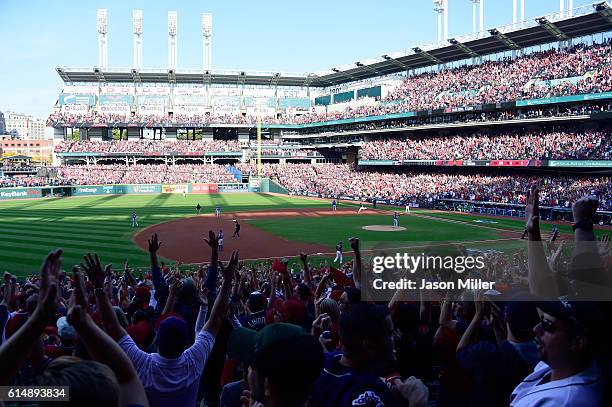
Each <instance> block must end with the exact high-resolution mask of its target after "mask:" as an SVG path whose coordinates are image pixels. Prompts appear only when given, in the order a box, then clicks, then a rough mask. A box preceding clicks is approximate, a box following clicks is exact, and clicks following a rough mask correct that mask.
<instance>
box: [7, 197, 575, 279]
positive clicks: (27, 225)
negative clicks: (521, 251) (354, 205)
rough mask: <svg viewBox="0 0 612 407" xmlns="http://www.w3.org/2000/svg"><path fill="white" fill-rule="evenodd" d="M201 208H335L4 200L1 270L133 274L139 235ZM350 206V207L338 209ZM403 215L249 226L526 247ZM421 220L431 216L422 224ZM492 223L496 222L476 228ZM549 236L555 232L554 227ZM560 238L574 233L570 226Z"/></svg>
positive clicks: (502, 223) (244, 200)
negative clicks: (81, 267)
mask: <svg viewBox="0 0 612 407" xmlns="http://www.w3.org/2000/svg"><path fill="white" fill-rule="evenodd" d="M197 203H200V205H202V206H203V212H202V213H212V212H213V211H214V206H216V205H221V207H222V208H223V212H224V213H227V212H246V211H260V210H277V209H291V208H293V209H297V208H313V207H321V208H326V209H327V208H330V203H329V202H328V201H324V200H313V199H308V198H296V197H288V196H287V197H285V196H278V195H267V194H248V193H238V194H232V193H226V194H212V195H187V196H186V197H183V196H182V195H173V194H160V195H120V196H116V195H109V196H95V197H83V198H65V199H45V200H15V201H0V228H1V230H2V232H1V233H0V271H9V272H11V273H14V274H17V275H19V276H23V275H25V274H29V273H32V272H36V271H37V269H38V267H39V266H40V263H41V262H42V259H43V258H44V256H45V255H46V253H48V252H49V251H50V250H52V249H54V248H57V247H61V248H63V249H64V252H65V254H64V267H65V268H66V269H69V268H70V266H71V265H73V264H77V263H79V262H80V261H81V259H82V256H83V254H85V253H86V252H88V251H95V252H98V253H99V254H100V255H101V257H102V259H103V261H104V262H107V263H113V264H114V265H115V266H118V267H120V266H121V265H122V264H123V262H124V261H125V260H126V259H129V261H130V264H131V265H132V266H133V267H136V268H138V267H143V268H145V267H147V266H148V255H147V253H146V252H144V251H143V250H141V249H140V248H138V247H137V246H136V245H135V244H134V243H133V242H132V236H133V234H134V233H135V232H137V231H138V230H140V229H142V228H145V227H148V226H151V225H153V224H157V223H160V222H165V221H169V220H173V219H177V218H181V217H185V216H191V215H194V214H195V206H196V204H197ZM340 206H341V207H342V206H350V204H340ZM134 210H135V211H136V213H137V214H138V223H139V227H138V228H132V227H131V214H132V211H134ZM412 214H413V216H402V217H401V218H400V226H404V227H406V228H407V229H406V230H405V231H400V232H373V231H366V230H363V229H362V227H363V226H366V225H391V224H392V216H391V212H389V214H368V213H367V211H366V212H365V213H362V214H360V215H357V214H355V215H348V216H347V215H342V216H329V217H318V218H317V217H302V218H279V219H255V220H250V221H248V222H249V223H250V224H252V225H253V226H255V227H258V228H262V229H265V230H267V231H269V232H271V233H274V234H276V235H279V236H281V237H284V238H286V239H289V240H296V241H303V242H313V243H319V244H322V245H325V246H327V247H329V252H333V251H334V247H335V245H336V243H337V242H339V241H343V242H344V243H345V247H346V249H347V251H348V249H349V247H348V242H347V238H348V237H350V236H357V237H359V238H360V239H361V240H362V242H363V244H362V245H363V248H364V249H365V250H368V249H377V248H381V247H386V248H399V247H402V248H403V247H409V246H415V245H428V244H431V242H462V243H464V244H465V246H466V247H473V248H482V249H491V250H503V251H508V250H515V249H516V248H517V247H519V246H520V245H521V244H522V243H521V242H520V241H517V240H503V239H508V233H507V232H508V231H509V230H513V231H520V230H522V228H523V221H521V220H513V219H498V218H490V219H488V218H487V217H483V216H473V215H461V214H452V213H440V212H431V211H424V210H414V211H413V212H412ZM421 215H424V216H427V217H423V216H421ZM487 219H488V220H490V221H494V222H496V223H487V222H485V223H483V222H474V220H481V221H482V220H487ZM543 229H544V230H545V231H546V230H549V229H550V225H544V226H543ZM561 231H562V232H568V233H569V232H571V228H569V226H567V227H565V226H563V227H561Z"/></svg>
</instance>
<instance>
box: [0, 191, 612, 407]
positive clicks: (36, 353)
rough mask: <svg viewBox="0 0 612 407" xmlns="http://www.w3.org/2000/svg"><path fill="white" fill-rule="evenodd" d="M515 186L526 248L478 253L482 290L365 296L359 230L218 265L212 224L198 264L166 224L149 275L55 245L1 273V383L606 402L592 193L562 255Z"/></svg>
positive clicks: (80, 400)
mask: <svg viewBox="0 0 612 407" xmlns="http://www.w3.org/2000/svg"><path fill="white" fill-rule="evenodd" d="M521 195H523V196H526V195H529V198H528V199H527V201H526V203H525V212H526V213H527V222H526V228H525V232H526V236H527V238H528V242H527V243H528V244H527V250H526V251H525V250H522V251H519V252H517V253H516V254H514V255H512V256H511V257H507V256H506V255H505V254H503V253H501V252H479V253H477V254H479V255H481V258H482V261H483V264H484V268H483V269H482V271H474V270H473V271H470V272H469V274H468V275H466V276H465V278H466V279H467V278H481V279H486V280H487V281H495V286H494V288H495V289H494V290H490V291H486V292H485V291H484V290H479V289H475V290H472V289H465V290H464V289H459V290H453V289H451V290H448V291H446V290H420V291H419V292H417V293H416V294H415V298H414V299H410V300H408V299H406V298H404V297H402V295H403V293H405V291H403V290H401V289H400V290H397V291H396V292H395V295H390V296H389V298H387V300H386V301H378V302H369V301H367V298H366V295H367V294H366V293H367V292H368V284H369V279H368V275H369V273H370V271H371V269H370V267H371V264H370V263H369V260H368V257H367V255H366V254H365V252H364V253H362V248H361V246H360V244H361V243H360V241H359V239H358V238H350V239H349V240H348V243H349V247H350V251H351V254H352V257H353V259H352V261H351V262H349V263H346V264H340V265H339V266H337V267H335V265H334V266H330V265H329V264H328V263H327V262H325V263H320V262H315V261H313V260H312V259H311V257H309V256H308V255H307V254H305V253H301V254H299V258H300V260H299V262H297V263H292V264H288V261H287V260H286V259H284V258H283V259H271V260H270V261H269V262H263V263H251V264H244V263H243V262H241V261H240V254H239V252H238V251H234V252H233V253H232V255H231V259H230V260H229V262H228V263H225V264H223V263H221V262H219V261H218V258H219V252H218V247H219V246H218V237H217V235H216V233H215V232H213V231H210V232H209V233H208V235H207V236H205V238H204V242H202V245H203V246H208V247H207V248H205V247H203V250H207V251H208V252H210V258H209V260H210V261H209V262H208V263H206V264H202V265H201V266H199V267H195V268H185V267H182V268H181V267H180V266H179V265H176V266H167V265H165V264H164V263H163V262H160V259H159V257H158V251H159V249H160V247H161V246H162V244H163V243H164V242H165V240H164V239H165V238H166V237H165V236H163V235H160V236H158V235H157V234H155V235H153V236H151V239H150V240H149V241H148V252H149V259H150V268H149V269H148V270H146V272H144V273H143V272H140V273H138V272H135V271H134V270H131V269H130V267H129V264H128V262H126V264H125V265H124V267H123V269H120V268H118V267H116V266H115V267H113V266H111V265H110V264H105V261H104V260H105V259H104V258H102V259H100V258H99V257H98V255H97V254H90V253H87V254H86V255H85V256H84V261H83V262H82V263H81V265H80V266H78V265H77V266H74V267H72V270H71V271H67V270H66V269H65V266H64V265H63V264H62V255H63V251H62V250H61V249H57V250H54V251H52V252H51V253H50V254H49V255H48V256H47V257H46V258H45V259H44V260H43V264H42V266H41V269H40V273H39V274H38V275H35V274H30V275H27V276H26V277H21V276H20V277H19V278H17V277H16V276H13V275H11V274H8V273H5V274H4V276H3V278H2V282H1V285H0V331H1V332H2V335H1V336H0V366H1V368H0V385H4V386H9V385H10V386H17V385H34V384H35V385H40V386H68V387H69V397H70V401H69V402H67V401H64V402H57V403H56V404H57V405H59V404H61V405H67V406H91V407H98V406H100V407H109V406H121V407H124V406H125V407H127V406H132V407H139V406H149V405H150V406H174V407H194V406H196V405H206V406H217V405H218V406H224V407H225V406H232V407H238V406H253V407H264V406H265V407H279V406H283V407H298V406H300V407H304V406H317V407H319V406H323V407H337V406H339V407H343V406H347V407H348V406H372V407H385V406H393V407H394V406H410V407H425V406H428V405H432V404H434V405H438V406H440V407H446V406H503V405H511V406H515V407H528V406H537V405H544V406H546V405H550V406H558V405H559V406H561V405H567V406H585V407H586V406H605V405H610V401H611V399H610V396H611V394H610V393H611V392H612V386H610V383H609V380H610V374H611V370H610V368H611V363H610V362H611V360H612V359H611V357H612V354H611V352H610V346H609V344H608V342H606V338H608V337H609V336H608V335H609V334H610V326H611V325H610V316H611V313H610V312H611V311H612V309H611V307H610V304H611V303H610V302H604V301H602V302H595V301H580V299H583V298H586V297H587V296H588V295H589V294H592V291H591V290H590V288H589V287H591V285H593V284H597V286H598V287H599V288H606V289H608V288H609V287H611V280H610V275H611V272H612V250H611V249H610V247H609V246H608V245H607V238H606V239H604V240H603V241H602V242H601V243H598V242H597V241H596V238H595V234H594V232H593V228H592V225H591V223H590V219H592V217H593V216H594V213H595V210H596V209H597V201H596V200H595V199H594V198H592V197H585V198H581V199H579V200H577V201H575V202H573V203H572V204H573V205H572V213H573V219H574V222H575V224H576V225H577V227H576V230H575V232H574V243H575V244H576V247H577V248H579V249H576V250H575V251H574V252H572V253H566V252H564V251H562V250H560V249H559V247H562V245H561V244H559V245H557V243H556V242H555V237H556V235H555V234H553V235H551V236H550V237H549V238H548V242H547V243H546V245H545V244H544V242H543V241H542V240H543V237H542V232H541V231H540V226H539V217H538V215H539V211H538V205H539V200H538V190H537V189H536V188H535V187H532V189H531V191H530V193H528V191H527V190H523V191H521ZM194 234H195V235H198V234H199V236H200V237H201V235H202V234H203V231H194ZM200 237H198V239H200ZM262 244H264V242H262ZM91 249H92V250H93V249H95V248H91ZM452 249H453V251H452V252H448V250H449V248H447V249H446V250H447V252H446V253H447V254H449V253H450V255H451V256H452V257H453V258H460V257H462V256H463V257H465V256H469V253H466V251H465V249H463V248H461V247H453V248H452ZM431 250H434V249H433V248H432V249H431ZM473 254H474V253H472V255H473ZM296 255H298V254H297V253H296ZM445 267H447V266H445ZM444 271H449V272H450V271H451V270H450V269H449V270H447V269H444ZM416 272H417V273H418V275H419V276H422V277H423V278H425V279H426V280H427V281H429V282H432V283H433V282H441V281H442V279H441V277H440V275H437V274H433V273H428V272H427V271H426V270H424V269H422V268H419V269H418V270H416ZM445 281H447V280H445ZM589 284H590V285H589ZM391 294H393V291H391ZM536 299H538V300H539V301H538V302H536V301H535V300H536ZM502 367H503V368H502ZM201 400H202V403H200V401H201ZM430 403H431V404H430Z"/></svg>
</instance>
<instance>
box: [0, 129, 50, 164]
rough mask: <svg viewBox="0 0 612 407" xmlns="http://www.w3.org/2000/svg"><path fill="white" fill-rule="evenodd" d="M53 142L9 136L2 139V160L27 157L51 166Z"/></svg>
mask: <svg viewBox="0 0 612 407" xmlns="http://www.w3.org/2000/svg"><path fill="white" fill-rule="evenodd" d="M52 153H53V140H42V139H37V140H31V139H13V138H11V137H10V136H8V135H5V136H4V137H0V158H9V157H15V156H27V157H29V158H31V160H32V161H33V162H37V163H46V164H50V163H51V160H52Z"/></svg>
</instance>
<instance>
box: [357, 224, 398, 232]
mask: <svg viewBox="0 0 612 407" xmlns="http://www.w3.org/2000/svg"><path fill="white" fill-rule="evenodd" d="M362 229H364V230H373V231H375V232H401V231H402V230H406V228H405V227H403V226H389V225H368V226H363V227H362Z"/></svg>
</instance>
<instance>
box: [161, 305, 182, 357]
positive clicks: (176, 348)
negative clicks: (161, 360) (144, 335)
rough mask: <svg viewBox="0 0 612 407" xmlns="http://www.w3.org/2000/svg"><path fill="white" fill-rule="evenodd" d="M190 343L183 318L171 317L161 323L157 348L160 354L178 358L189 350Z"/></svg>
mask: <svg viewBox="0 0 612 407" xmlns="http://www.w3.org/2000/svg"><path fill="white" fill-rule="evenodd" d="M188 341H189V332H188V328H187V323H186V322H185V320H184V319H183V318H181V317H179V316H176V315H170V316H168V317H167V318H164V319H163V320H162V321H160V322H159V327H158V330H157V347H158V349H159V353H160V354H162V355H176V356H175V357H178V356H179V355H180V354H181V353H182V352H183V351H184V350H185V349H186V348H187V343H188Z"/></svg>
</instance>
